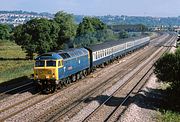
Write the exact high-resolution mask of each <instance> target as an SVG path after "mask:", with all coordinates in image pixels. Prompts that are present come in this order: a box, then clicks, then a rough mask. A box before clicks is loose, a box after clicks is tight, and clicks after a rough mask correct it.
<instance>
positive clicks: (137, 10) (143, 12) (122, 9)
mask: <svg viewBox="0 0 180 122" xmlns="http://www.w3.org/2000/svg"><path fill="white" fill-rule="evenodd" d="M0 10H24V11H34V12H49V13H56V12H57V11H61V10H64V11H66V12H68V13H73V14H77V15H129V16H155V17H167V16H170V17H172V16H180V0H0Z"/></svg>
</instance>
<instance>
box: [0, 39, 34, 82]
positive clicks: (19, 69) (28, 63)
mask: <svg viewBox="0 0 180 122" xmlns="http://www.w3.org/2000/svg"><path fill="white" fill-rule="evenodd" d="M25 58H26V53H25V51H23V50H22V49H21V47H20V46H18V45H16V44H15V43H14V42H10V41H7V40H3V41H2V40H0V83H2V82H5V81H9V80H13V79H16V78H20V77H23V76H27V77H29V76H30V75H31V74H32V73H33V63H34V62H33V61H32V60H26V59H25Z"/></svg>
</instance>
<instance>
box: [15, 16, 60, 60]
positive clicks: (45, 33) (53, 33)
mask: <svg viewBox="0 0 180 122" xmlns="http://www.w3.org/2000/svg"><path fill="white" fill-rule="evenodd" d="M58 32H59V28H58V26H57V25H56V23H54V22H53V21H49V20H47V19H33V20H30V21H28V22H27V23H26V24H24V25H20V26H17V27H16V28H15V30H14V40H15V42H16V43H17V44H18V45H21V47H22V48H23V49H26V51H27V54H28V56H30V58H31V59H32V58H33V53H38V54H41V53H44V52H48V51H50V50H53V49H54V48H56V46H57V43H56V42H57V39H58V34H57V33H58Z"/></svg>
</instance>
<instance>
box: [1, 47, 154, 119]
mask: <svg viewBox="0 0 180 122" xmlns="http://www.w3.org/2000/svg"><path fill="white" fill-rule="evenodd" d="M154 50H155V49H154ZM150 53H151V52H150ZM142 54H143V53H142ZM142 54H141V53H140V54H139V56H140V55H142ZM147 57H148V56H146V58H147ZM144 58H145V57H144ZM136 61H139V62H140V59H137V58H136ZM132 65H133V64H132ZM122 68H124V69H127V68H128V67H127V66H124V67H122ZM122 72H124V70H122V71H120V72H118V73H119V74H122ZM119 74H116V75H117V76H116V75H113V76H112V77H111V78H109V80H107V82H106V83H108V82H109V81H110V80H112V79H113V77H115V76H116V77H118V75H119ZM121 77H122V76H121ZM118 78H119V77H118ZM104 84H105V83H104ZM106 85H107V84H106ZM111 85H113V83H111ZM111 85H109V86H108V85H107V88H108V87H110V86H111ZM100 86H103V85H102V84H99V86H97V87H94V89H91V91H89V92H87V94H89V96H90V95H91V96H92V94H94V93H95V91H94V90H95V89H97V88H99V87H100ZM103 87H104V86H103ZM67 88H68V87H67ZM99 89H101V88H99ZM104 89H105V88H104ZM92 91H94V92H92ZM97 91H98V90H97ZM101 92H102V91H101ZM55 94H58V93H54V94H51V95H49V96H48V95H45V97H44V98H41V100H40V99H39V101H37V102H34V103H31V104H28V105H27V106H26V107H25V106H24V107H23V108H22V109H21V110H19V111H16V112H14V113H10V114H9V115H8V116H6V117H5V116H4V118H3V119H2V120H6V119H8V118H11V117H13V116H14V115H16V114H18V113H20V112H23V110H25V109H28V108H30V107H32V106H34V105H36V104H38V103H40V102H42V101H45V100H46V99H48V98H50V97H52V96H53V95H55ZM87 94H86V95H84V96H81V98H80V97H78V98H76V99H75V98H72V101H74V100H75V101H74V102H72V103H69V102H68V101H69V100H71V99H68V100H67V101H65V102H62V103H61V104H58V105H56V106H54V107H53V108H52V109H51V110H50V111H47V112H46V113H45V114H43V115H41V116H40V117H39V116H38V118H39V119H38V118H36V120H38V121H42V120H44V119H45V120H52V118H55V116H53V117H52V114H55V115H59V112H60V110H57V107H58V108H62V109H61V110H63V109H64V108H73V106H74V107H75V106H76V105H78V104H80V102H82V101H83V100H86V99H87V97H88V96H87ZM37 96H38V97H39V95H37ZM34 98H36V96H35V97H34ZM39 98H40V97H39ZM31 99H33V98H30V99H27V100H24V101H23V102H21V103H19V104H17V105H14V106H11V107H8V109H11V108H12V107H13V108H14V107H15V106H18V105H20V104H23V103H25V102H26V101H28V100H31ZM59 99H61V98H60V97H59ZM80 99H81V100H82V101H79V100H80ZM67 102H68V103H67ZM63 104H65V105H63ZM55 108H56V109H55ZM67 110H68V109H66V111H67ZM69 110H70V109H69ZM5 111H6V110H2V112H5ZM63 112H64V113H66V112H65V111H61V112H60V113H61V114H62V113H63ZM0 113H1V112H0ZM47 113H49V114H47ZM1 114H2V113H1ZM1 114H0V115H1ZM45 116H47V117H45ZM49 116H50V117H49ZM44 117H45V118H44Z"/></svg>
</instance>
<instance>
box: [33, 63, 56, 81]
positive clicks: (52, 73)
mask: <svg viewBox="0 0 180 122" xmlns="http://www.w3.org/2000/svg"><path fill="white" fill-rule="evenodd" d="M34 80H58V72H57V69H56V61H47V60H44V61H36V63H35V67H34Z"/></svg>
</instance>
